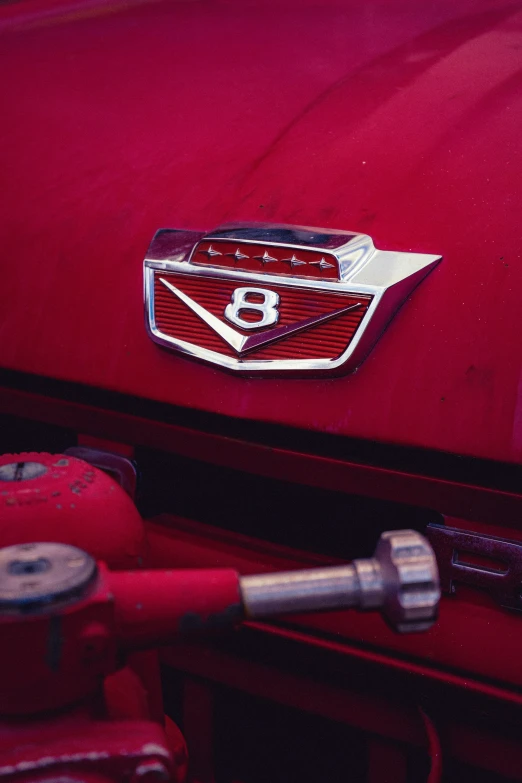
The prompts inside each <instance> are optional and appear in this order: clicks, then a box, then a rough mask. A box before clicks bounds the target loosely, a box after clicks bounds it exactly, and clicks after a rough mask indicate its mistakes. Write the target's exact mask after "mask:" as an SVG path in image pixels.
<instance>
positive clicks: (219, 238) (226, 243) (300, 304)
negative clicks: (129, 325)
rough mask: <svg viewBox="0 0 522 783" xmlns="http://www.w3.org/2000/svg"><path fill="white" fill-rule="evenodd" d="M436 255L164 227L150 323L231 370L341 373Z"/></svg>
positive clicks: (307, 233) (154, 248) (291, 232)
mask: <svg viewBox="0 0 522 783" xmlns="http://www.w3.org/2000/svg"><path fill="white" fill-rule="evenodd" d="M439 260H440V256H429V255H424V254H419V253H391V252H384V251H380V250H377V249H376V248H375V247H374V245H373V242H372V240H371V239H370V237H368V236H366V235H363V234H352V233H348V232H340V231H335V232H334V231H327V230H322V229H310V228H299V227H290V226H267V225H258V226H235V227H234V226H232V227H225V228H222V229H218V230H216V231H213V232H212V233H211V234H208V235H205V234H203V233H201V232H190V231H176V230H170V229H164V230H161V231H159V232H158V233H157V234H156V236H155V237H154V239H153V241H152V244H151V246H150V248H149V251H148V254H147V257H146V259H145V298H146V315H147V326H148V330H149V334H150V336H151V337H152V339H153V340H154V341H155V342H158V343H160V344H161V345H164V346H167V347H169V348H173V349H175V350H177V351H179V352H181V353H184V354H187V355H190V356H193V357H195V358H198V359H202V360H205V361H208V362H212V363H213V364H218V365H221V366H222V367H226V368H228V369H231V370H236V371H240V372H241V371H243V372H248V373H250V374H252V373H259V372H265V373H270V374H272V373H274V372H282V373H288V372H294V373H296V372H301V371H311V370H312V371H315V372H325V371H326V372H328V371H330V372H332V371H334V370H337V371H339V370H343V371H345V370H349V369H353V368H354V367H356V366H357V364H359V363H360V362H361V361H362V359H363V358H364V356H365V354H366V353H367V352H368V351H369V350H370V349H371V347H372V345H373V343H374V342H375V340H376V339H377V337H378V336H379V333H380V332H381V331H382V329H384V327H385V326H386V324H387V322H388V321H389V319H390V318H391V317H392V315H393V313H394V312H395V310H396V309H397V308H398V307H399V306H400V304H402V302H403V301H404V299H405V298H406V296H407V295H408V294H409V293H410V292H411V291H412V289H413V288H414V287H415V286H416V285H417V283H418V282H419V281H420V280H421V279H422V277H424V276H425V275H426V274H427V272H428V271H429V270H430V269H431V268H432V267H433V266H435V264H436V263H437V262H438V261H439ZM370 324H371V328H369V327H370Z"/></svg>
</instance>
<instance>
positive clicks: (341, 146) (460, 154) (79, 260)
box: [0, 0, 522, 461]
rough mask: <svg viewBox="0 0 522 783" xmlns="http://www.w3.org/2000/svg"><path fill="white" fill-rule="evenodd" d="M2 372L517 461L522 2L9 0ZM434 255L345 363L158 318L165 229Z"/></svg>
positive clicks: (4, 22) (521, 438) (3, 24)
mask: <svg viewBox="0 0 522 783" xmlns="http://www.w3.org/2000/svg"><path fill="white" fill-rule="evenodd" d="M0 14H1V16H0V38H1V44H0V59H1V61H2V73H3V74H4V78H3V80H2V87H1V90H2V93H3V100H2V105H3V106H4V107H7V109H6V110H5V111H4V116H3V120H2V123H1V126H0V139H1V150H2V154H1V158H2V163H1V166H2V170H3V173H2V178H1V179H2V196H1V199H2V202H3V203H2V218H1V222H2V227H1V247H2V285H1V288H0V301H1V303H0V307H1V313H2V318H1V322H0V346H1V348H0V361H1V364H2V366H3V367H4V368H7V369H10V370H18V371H22V372H26V373H35V374H39V375H43V376H49V377H53V378H58V379H67V380H69V381H75V382H80V383H83V384H90V385H94V386H97V387H100V388H105V389H112V390H117V391H119V392H122V393H125V394H132V395H138V396H141V397H145V398H149V399H154V400H161V401H164V402H168V403H172V404H175V405H178V406H186V407H194V408H199V409H202V410H207V411H212V412H216V413H220V414H226V415H229V416H234V417H243V418H245V419H247V418H248V419H255V420H264V421H272V422H278V423H281V424H285V425H292V426H296V427H300V428H307V429H314V430H318V431H324V432H329V433H335V434H338V435H345V436H351V437H360V438H366V439H374V440H378V441H386V442H392V443H397V444H409V445H416V446H421V447H424V448H430V449H440V450H445V451H451V452H455V453H461V454H468V455H476V456H482V457H489V458H494V459H500V460H507V461H520V459H521V457H522V382H521V379H522V375H521V371H522V339H521V326H522V307H521V304H520V292H521V290H522V264H521V260H520V253H521V244H522V242H521V233H522V231H521V226H522V221H521V218H520V206H521V196H522V177H521V174H520V172H521V166H522V160H521V156H520V151H521V146H522V145H521V134H520V127H521V121H522V100H521V98H522V92H521V90H520V86H521V82H522V76H521V74H522V71H521V64H522V60H521V52H522V12H521V11H520V6H518V8H516V7H513V6H506V4H505V3H502V2H479V0H468V1H464V0H457V1H455V0H440V1H439V2H438V3H429V4H428V3H419V2H418V0H411V1H409V2H408V1H406V2H387V1H384V0H381V2H365V3H361V2H359V0H357V2H344V1H343V2H337V3H335V2H330V3H326V2H325V3H322V4H316V3H311V4H309V3H303V2H294V3H291V2H280V3H276V2H264V3H261V2H257V3H254V2H250V3H248V2H245V0H241V2H233V1H231V2H227V3H210V2H209V3H197V2H194V3H188V2H186V3H174V2H168V3H150V2H149V3H141V4H140V3H138V2H136V3H129V2H125V3H121V4H118V3H104V4H100V3H90V4H89V3H82V4H78V5H74V6H73V5H69V6H65V5H63V4H57V3H54V5H53V4H52V3H51V2H47V3H44V2H40V3H36V2H32V1H31V0H29V2H26V3H17V4H14V5H7V6H4V7H3V8H2V9H1V10H0ZM231 221H262V222H278V223H297V224H301V225H312V226H324V227H332V228H340V229H352V230H355V231H359V232H363V233H367V234H370V235H371V236H372V237H373V238H374V241H375V244H376V245H377V247H380V248H381V249H385V250H413V251H420V252H429V253H436V254H441V255H442V256H443V261H442V263H441V264H440V265H439V266H438V267H437V269H436V270H435V271H434V272H433V273H431V274H430V275H429V276H428V277H427V278H426V280H425V281H424V282H423V283H421V285H420V286H419V288H417V290H416V291H415V292H414V293H413V295H412V296H411V297H410V299H409V300H408V301H407V302H406V303H405V305H404V306H403V308H402V309H401V310H400V311H399V313H398V315H397V316H396V317H395V318H394V320H393V321H392V323H391V325H390V327H389V328H388V329H387V331H386V332H385V334H384V335H383V336H382V337H381V339H380V340H379V342H378V343H377V345H376V347H375V348H374V350H373V351H372V353H371V355H370V356H369V357H368V359H367V360H366V361H365V362H364V363H363V364H362V365H361V366H360V368H359V369H358V371H357V372H356V373H354V374H352V375H347V376H345V377H341V378H335V379H332V380H325V379H313V378H310V379H288V380H286V379H278V380H274V379H264V380H263V379H246V378H242V377H236V376H232V375H229V374H227V373H225V372H223V371H220V370H218V369H216V368H212V367H209V366H204V365H200V364H197V363H195V362H193V361H190V360H188V359H185V358H182V357H179V356H176V355H174V354H171V353H168V352H167V351H165V350H163V349H161V348H160V347H158V346H157V345H155V344H154V343H153V342H152V341H151V340H150V339H149V337H148V336H147V334H146V331H145V327H144V321H143V291H142V263H143V258H144V255H145V252H146V249H147V246H148V244H149V242H150V239H151V237H152V235H153V233H154V232H155V230H156V229H157V228H159V227H164V226H172V227H177V228H196V229H212V228H214V227H215V226H217V225H219V224H220V223H223V222H231Z"/></svg>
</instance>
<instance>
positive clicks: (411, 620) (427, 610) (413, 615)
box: [374, 530, 440, 632]
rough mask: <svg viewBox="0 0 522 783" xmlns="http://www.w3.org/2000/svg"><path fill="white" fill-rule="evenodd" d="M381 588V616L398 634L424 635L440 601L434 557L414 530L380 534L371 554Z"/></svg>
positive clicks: (426, 542) (434, 618) (426, 544)
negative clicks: (382, 602) (375, 562)
mask: <svg viewBox="0 0 522 783" xmlns="http://www.w3.org/2000/svg"><path fill="white" fill-rule="evenodd" d="M374 557H375V559H376V560H377V561H378V562H379V564H380V568H381V573H382V579H383V586H384V606H383V614H384V616H385V617H386V619H387V620H388V622H389V623H390V624H391V625H392V626H393V627H394V628H395V629H396V630H398V631H401V632H412V631H425V630H427V629H428V628H430V627H431V626H432V625H433V623H434V622H435V620H436V618H437V610H438V605H439V600H440V586H439V574H438V569H437V561H436V558H435V554H434V552H433V550H432V548H431V546H430V545H429V543H428V541H427V540H426V539H425V538H424V536H422V535H421V534H420V533H417V531H416V530H391V531H389V532H387V533H383V534H382V536H381V538H380V540H379V543H378V544H377V548H376V550H375V555H374Z"/></svg>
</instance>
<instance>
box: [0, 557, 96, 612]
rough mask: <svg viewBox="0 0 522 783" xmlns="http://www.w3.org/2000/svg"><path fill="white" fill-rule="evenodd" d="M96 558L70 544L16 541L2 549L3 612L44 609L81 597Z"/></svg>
mask: <svg viewBox="0 0 522 783" xmlns="http://www.w3.org/2000/svg"><path fill="white" fill-rule="evenodd" d="M96 573H97V568H96V561H95V560H94V559H93V558H92V557H91V556H90V555H88V554H87V553H86V552H84V551H83V550H81V549H78V548H77V547H75V546H69V544H54V543H35V544H16V545H15V546H8V547H4V548H3V549H0V612H3V613H5V612H8V613H12V612H24V613H30V612H41V611H42V610H44V609H52V608H53V607H55V606H56V605H57V604H59V605H63V604H64V603H71V602H73V601H75V600H79V599H80V598H82V597H83V596H84V595H85V593H86V591H87V589H88V587H89V585H90V584H91V582H92V580H93V579H94V577H95V576H96Z"/></svg>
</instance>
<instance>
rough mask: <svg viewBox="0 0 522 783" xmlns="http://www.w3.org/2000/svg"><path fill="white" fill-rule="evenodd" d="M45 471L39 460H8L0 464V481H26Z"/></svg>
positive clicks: (41, 474)
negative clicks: (4, 463) (7, 462)
mask: <svg viewBox="0 0 522 783" xmlns="http://www.w3.org/2000/svg"><path fill="white" fill-rule="evenodd" d="M44 473H47V468H46V466H45V465H42V463H41V462H23V461H20V462H9V464H7V465H0V481H28V480H29V479H35V478H38V476H43V475H44Z"/></svg>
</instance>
